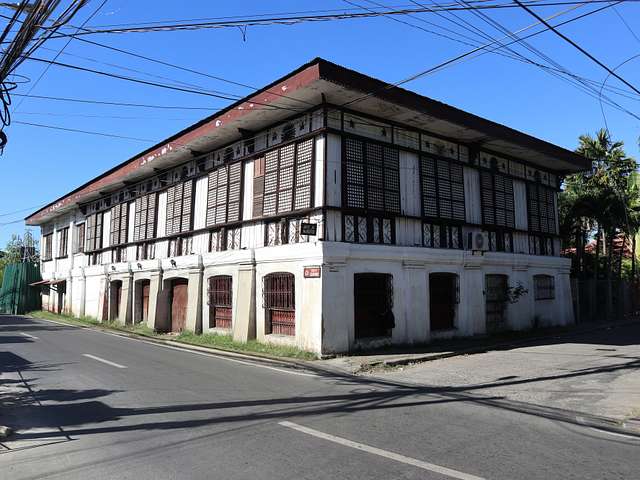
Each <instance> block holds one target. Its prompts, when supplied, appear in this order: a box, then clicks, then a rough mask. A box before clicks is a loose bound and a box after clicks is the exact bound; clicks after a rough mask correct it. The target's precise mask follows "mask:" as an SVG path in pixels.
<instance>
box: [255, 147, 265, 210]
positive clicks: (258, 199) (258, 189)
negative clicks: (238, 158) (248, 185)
mask: <svg viewBox="0 0 640 480" xmlns="http://www.w3.org/2000/svg"><path fill="white" fill-rule="evenodd" d="M264 161H265V159H264V157H260V158H256V159H255V160H254V161H253V217H254V218H256V217H261V216H262V207H263V203H264Z"/></svg>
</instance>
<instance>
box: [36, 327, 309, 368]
mask: <svg viewBox="0 0 640 480" xmlns="http://www.w3.org/2000/svg"><path fill="white" fill-rule="evenodd" d="M38 320H42V321H44V322H52V323H56V324H58V325H64V326H65V327H75V328H79V329H82V330H85V331H87V332H95V333H102V334H105V335H111V336H113V337H119V338H125V339H127V340H134V341H137V342H143V343H146V344H147V345H153V346H155V347H161V348H169V349H171V350H178V351H180V352H186V353H193V354H195V355H203V356H205V357H215V358H219V359H221V360H227V361H229V362H235V363H241V364H243V365H248V366H250V367H257V368H266V369H267V370H274V371H276V372H280V373H286V374H289V375H300V376H303V377H318V375H317V374H315V373H306V372H298V371H296V370H293V369H286V368H278V367H271V366H269V365H261V364H259V363H254V362H250V361H243V360H236V359H235V358H229V357H227V356H226V355H219V354H216V353H214V352H198V351H195V350H189V349H186V348H181V347H172V346H171V345H163V344H161V343H156V342H151V341H147V340H144V339H142V338H134V337H127V336H124V335H118V334H117V333H112V332H105V331H103V330H94V329H92V328H91V327H85V326H81V325H70V324H68V323H62V322H56V321H55V320H49V319H44V318H38ZM85 355H87V354H85ZM124 368H126V367H124Z"/></svg>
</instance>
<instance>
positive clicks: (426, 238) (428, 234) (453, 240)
mask: <svg viewBox="0 0 640 480" xmlns="http://www.w3.org/2000/svg"><path fill="white" fill-rule="evenodd" d="M422 245H423V246H424V247H430V248H452V249H462V248H463V243H462V228H461V227H460V226H458V225H440V224H437V223H430V222H424V223H423V224H422Z"/></svg>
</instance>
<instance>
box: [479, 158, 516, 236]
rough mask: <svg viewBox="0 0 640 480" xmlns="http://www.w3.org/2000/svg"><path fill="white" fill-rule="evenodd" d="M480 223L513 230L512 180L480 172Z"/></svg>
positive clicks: (496, 174) (491, 173)
mask: <svg viewBox="0 0 640 480" xmlns="http://www.w3.org/2000/svg"><path fill="white" fill-rule="evenodd" d="M480 191H481V195H480V200H481V204H482V222H483V223H484V224H486V225H496V226H499V227H508V228H515V220H514V218H515V215H514V200H513V180H512V179H511V178H510V177H505V176H504V175H500V174H498V173H493V172H484V171H483V172H480Z"/></svg>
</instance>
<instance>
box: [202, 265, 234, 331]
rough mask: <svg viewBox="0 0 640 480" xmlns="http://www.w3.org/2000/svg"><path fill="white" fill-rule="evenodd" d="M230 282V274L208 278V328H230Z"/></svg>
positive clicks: (231, 290)
mask: <svg viewBox="0 0 640 480" xmlns="http://www.w3.org/2000/svg"><path fill="white" fill-rule="evenodd" d="M232 284H233V283H232V278H231V276H230V275H216V276H214V277H210V278H209V292H208V293H209V328H231V325H232V316H233V315H232V313H233V312H232V292H233V289H232Z"/></svg>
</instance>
